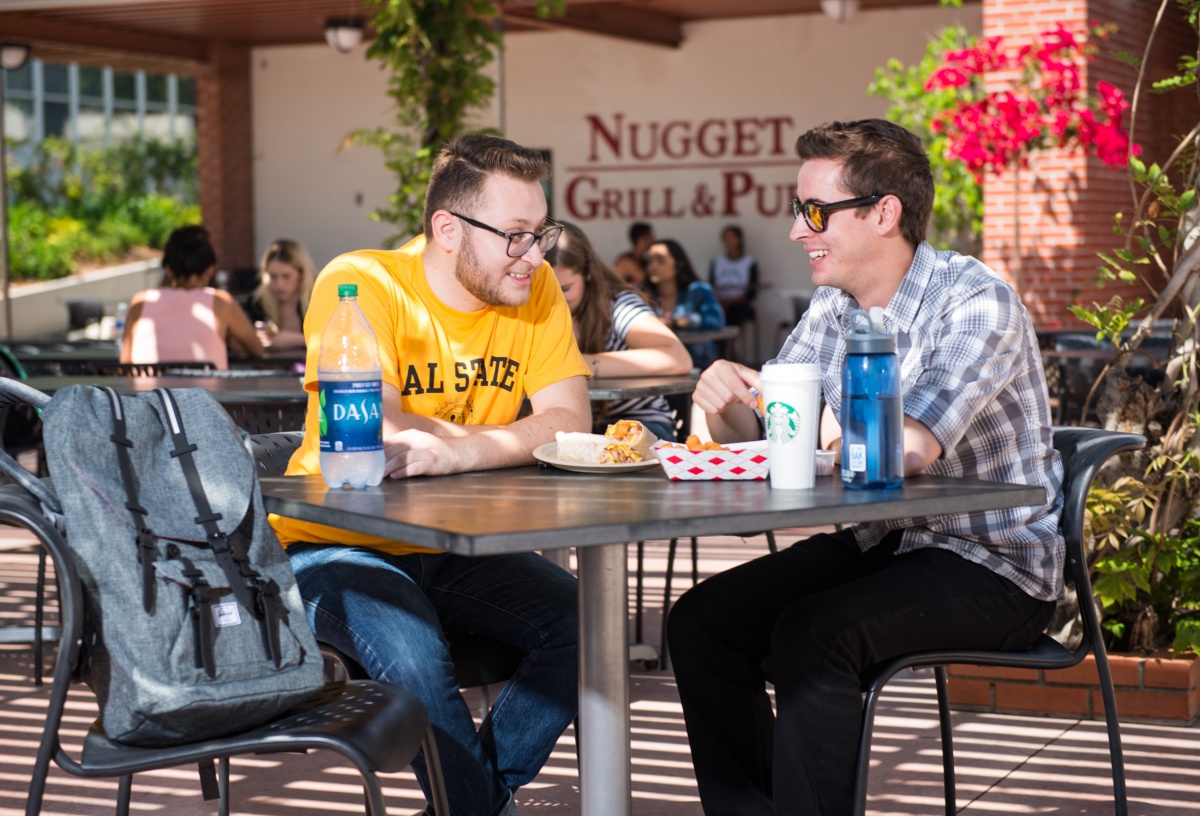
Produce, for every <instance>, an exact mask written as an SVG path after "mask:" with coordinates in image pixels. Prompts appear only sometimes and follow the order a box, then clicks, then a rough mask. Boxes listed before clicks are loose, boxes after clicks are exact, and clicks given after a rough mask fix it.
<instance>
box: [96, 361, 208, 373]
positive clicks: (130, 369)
mask: <svg viewBox="0 0 1200 816" xmlns="http://www.w3.org/2000/svg"><path fill="white" fill-rule="evenodd" d="M91 368H92V371H90V372H85V373H94V374H96V375H98V376H103V377H165V376H170V375H171V374H173V373H175V372H177V371H188V372H200V371H216V370H217V367H216V365H214V364H213V363H211V362H209V361H208V360H175V361H170V360H164V361H162V362H160V363H112V364H93V365H92V366H91Z"/></svg>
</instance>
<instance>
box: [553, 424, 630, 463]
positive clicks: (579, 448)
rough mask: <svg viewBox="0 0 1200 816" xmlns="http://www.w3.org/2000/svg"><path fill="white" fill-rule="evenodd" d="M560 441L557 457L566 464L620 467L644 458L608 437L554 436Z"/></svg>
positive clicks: (586, 434)
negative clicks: (579, 463) (578, 463)
mask: <svg viewBox="0 0 1200 816" xmlns="http://www.w3.org/2000/svg"><path fill="white" fill-rule="evenodd" d="M554 438H555V439H556V440H557V441H558V452H557V456H558V458H559V459H562V460H563V461H564V462H581V463H583V464H588V465H619V464H625V463H627V462H640V461H642V459H643V457H642V455H641V454H640V453H638V452H637V451H634V450H632V449H630V447H629V446H628V445H626V444H625V443H623V442H618V441H616V440H615V439H611V438H609V437H607V436H600V435H599V434H589V433H565V432H563V431H559V432H558V433H556V434H555V435H554Z"/></svg>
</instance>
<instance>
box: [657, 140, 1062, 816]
mask: <svg viewBox="0 0 1200 816" xmlns="http://www.w3.org/2000/svg"><path fill="white" fill-rule="evenodd" d="M796 153H797V155H798V156H799V157H800V161H801V165H800V170H799V173H798V174H797V177H796V195H797V197H796V200H795V201H794V202H793V214H794V215H795V216H796V218H795V222H794V224H793V225H792V230H791V239H792V240H793V241H796V242H798V243H800V244H801V245H802V246H803V247H804V249H805V250H806V251H807V252H808V257H809V260H810V261H811V263H812V269H813V282H814V283H815V284H816V285H817V286H818V288H817V290H816V293H815V294H814V295H813V299H812V303H811V305H810V306H809V309H808V311H807V312H806V313H805V315H804V318H803V319H802V320H801V321H800V324H799V325H798V326H797V327H796V328H795V330H794V331H793V332H792V334H791V336H790V337H789V338H788V340H787V342H786V343H785V344H784V346H783V349H782V350H781V351H780V353H779V355H778V357H777V358H776V360H775V361H776V362H802V363H816V364H818V365H820V366H821V368H822V370H823V377H822V393H823V396H824V399H825V402H826V403H827V408H826V410H825V412H824V414H823V416H822V422H821V442H822V445H823V446H824V447H832V448H835V449H836V448H837V447H838V446H839V441H838V440H839V439H840V436H841V432H840V429H839V427H838V419H837V416H838V410H839V407H840V405H841V400H842V394H841V382H840V372H841V367H842V361H843V359H844V357H845V351H846V337H847V336H848V334H849V331H850V327H851V322H850V317H849V315H850V311H851V310H852V309H857V308H861V309H863V310H868V309H870V308H871V307H873V306H878V307H880V308H882V309H883V310H884V322H885V326H886V329H887V331H889V332H893V333H895V334H896V337H897V343H896V345H897V351H898V352H899V355H900V359H901V371H902V390H903V398H904V414H905V416H904V454H905V471H906V473H907V474H908V475H913V474H917V473H921V472H927V473H932V474H938V475H943V476H967V477H975V478H981V479H987V480H995V481H1001V482H1016V483H1022V484H1033V485H1039V486H1041V487H1043V488H1045V491H1046V500H1045V502H1044V503H1043V504H1041V505H1039V506H1035V507H1022V508H1017V509H1014V510H1003V511H993V512H988V513H971V514H955V513H947V514H945V515H939V516H936V517H927V518H910V519H906V520H903V521H897V522H886V523H885V522H879V523H871V524H862V525H858V526H855V527H853V528H851V529H848V530H844V531H839V532H835V533H830V534H821V535H815V536H812V537H810V538H808V539H806V540H803V541H800V542H797V543H796V544H795V545H794V546H792V547H791V548H790V549H787V550H784V551H781V552H779V553H777V554H772V555H768V556H765V557H763V558H760V559H757V560H755V561H751V562H749V563H747V564H743V565H741V566H739V567H736V568H734V569H732V570H729V571H727V572H724V573H721V574H719V575H716V576H714V577H712V578H710V579H708V580H707V581H704V582H703V583H701V584H700V585H699V586H697V587H695V588H694V589H692V590H691V591H689V592H688V593H686V594H685V595H684V596H683V598H682V599H680V601H679V603H678V604H676V606H675V607H674V609H673V610H672V612H671V617H670V621H669V627H668V633H669V644H670V649H671V659H672V661H673V662H674V664H675V675H676V678H677V680H678V684H679V696H680V700H681V702H682V704H683V712H684V719H685V721H686V724H687V730H688V739H689V741H690V743H691V747H692V756H693V758H694V762H695V769H696V779H697V782H698V784H699V788H700V798H701V801H702V802H703V805H704V810H705V813H707V814H710V816H715V815H716V814H720V815H721V816H751V814H753V815H754V816H767V814H788V816H793V814H806V815H807V814H828V816H842V815H843V814H847V813H851V812H853V810H854V807H855V803H854V802H853V788H854V777H855V771H856V765H857V753H858V747H859V729H860V727H861V714H862V694H861V690H860V689H861V685H860V678H861V677H862V675H863V674H864V673H865V672H867V671H868V670H869V669H870V667H872V666H874V665H876V664H879V663H881V662H883V661H885V660H888V659H890V658H892V657H896V656H899V655H902V654H908V653H912V652H919V651H923V650H927V649H944V648H963V649H972V648H976V649H1013V650H1020V649H1024V648H1026V647H1027V646H1029V645H1030V644H1031V643H1033V641H1034V640H1036V639H1037V637H1038V636H1039V634H1040V633H1041V632H1042V630H1043V629H1044V627H1045V626H1046V624H1047V622H1048V621H1049V619H1050V614H1051V612H1052V611H1053V608H1054V603H1053V601H1054V599H1056V598H1058V597H1059V596H1060V595H1061V594H1062V591H1063V587H1062V565H1063V558H1064V546H1063V541H1062V538H1061V536H1060V534H1059V531H1058V517H1059V513H1060V511H1061V507H1062V499H1061V496H1060V488H1061V482H1062V464H1061V461H1060V459H1059V456H1058V454H1057V452H1056V451H1055V450H1054V448H1053V447H1052V440H1051V428H1050V407H1049V401H1048V397H1047V392H1046V383H1045V378H1044V375H1043V373H1042V366H1041V357H1040V355H1039V353H1038V345H1037V340H1036V338H1035V336H1034V332H1033V327H1032V325H1031V324H1030V321H1029V317H1028V315H1027V313H1026V312H1025V308H1024V307H1023V306H1022V304H1021V301H1020V298H1019V297H1018V295H1017V293H1016V292H1015V291H1013V289H1012V287H1011V286H1009V285H1008V284H1007V283H1006V282H1005V281H1003V280H1002V279H1001V278H1000V277H999V276H997V275H996V274H995V273H994V272H993V271H992V270H990V269H988V268H987V267H986V266H984V265H983V264H982V263H980V262H979V261H977V260H975V259H974V258H970V257H964V256H961V255H958V254H957V253H954V252H947V251H937V250H934V249H933V248H932V247H931V246H930V245H929V244H928V243H926V242H925V232H926V228H927V225H928V222H929V215H930V211H931V209H932V203H933V178H932V175H931V173H930V169H929V160H928V158H927V157H926V155H925V151H924V149H923V148H922V146H921V143H920V141H919V140H918V139H917V137H916V136H914V135H913V134H911V133H909V132H908V131H907V130H905V129H903V128H901V127H899V126H898V125H895V124H892V123H890V122H885V121H883V120H878V119H868V120H863V121H857V122H845V123H843V122H833V123H831V124H827V125H823V126H820V127H817V128H814V129H812V130H810V131H808V132H807V133H805V134H803V135H802V136H800V138H799V140H798V141H797V143H796ZM752 387H760V382H759V376H758V372H757V371H754V370H753V369H749V368H746V367H745V366H740V365H737V364H735V363H731V362H728V361H718V362H717V363H714V364H713V366H712V367H710V368H709V369H708V370H706V371H705V372H704V373H703V375H702V376H701V378H700V381H699V383H698V384H697V387H696V391H695V396H694V400H695V403H696V404H697V405H699V406H700V407H701V408H702V409H703V410H704V411H705V412H706V414H707V415H708V427H709V429H710V431H711V432H712V434H713V437H714V438H715V439H717V440H718V441H725V442H729V441H737V440H744V439H753V438H756V437H757V436H758V435H759V428H758V423H757V419H756V417H755V415H754V413H753V411H752V410H751V406H752V405H753V404H754V397H753V396H752V395H751V393H750V389H751V388H752ZM835 478H836V477H835ZM767 682H771V683H772V684H774V687H775V710H774V712H773V711H772V706H771V701H770V699H769V697H768V696H767V691H766V683H767Z"/></svg>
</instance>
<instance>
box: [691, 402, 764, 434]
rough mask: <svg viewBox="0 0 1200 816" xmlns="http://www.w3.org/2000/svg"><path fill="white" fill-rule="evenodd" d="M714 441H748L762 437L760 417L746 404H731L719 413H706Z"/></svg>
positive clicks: (709, 430) (709, 431)
mask: <svg viewBox="0 0 1200 816" xmlns="http://www.w3.org/2000/svg"><path fill="white" fill-rule="evenodd" d="M704 416H705V419H706V420H707V421H708V433H709V435H710V436H711V437H712V438H713V441H714V442H721V443H727V442H747V441H749V440H752V439H759V438H761V437H762V429H761V427H760V426H759V424H758V417H756V416H755V415H754V412H753V411H751V410H750V409H749V408H747V407H746V406H745V405H730V406H728V407H727V408H726V409H725V410H724V411H722V412H721V413H719V414H705V415H704Z"/></svg>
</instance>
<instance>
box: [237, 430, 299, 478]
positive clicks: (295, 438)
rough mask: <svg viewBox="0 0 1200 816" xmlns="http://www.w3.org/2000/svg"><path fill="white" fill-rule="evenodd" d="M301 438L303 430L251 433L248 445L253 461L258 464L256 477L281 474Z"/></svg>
mask: <svg viewBox="0 0 1200 816" xmlns="http://www.w3.org/2000/svg"><path fill="white" fill-rule="evenodd" d="M303 439H304V431H282V432H278V433H258V434H253V435H251V437H250V446H251V452H252V453H253V454H254V461H255V463H256V464H257V465H258V477H259V478H260V479H261V478H262V477H264V476H282V475H283V473H284V471H285V470H287V466H288V461H289V460H290V459H291V458H292V454H293V453H295V452H296V448H298V447H300V442H301V441H303Z"/></svg>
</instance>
